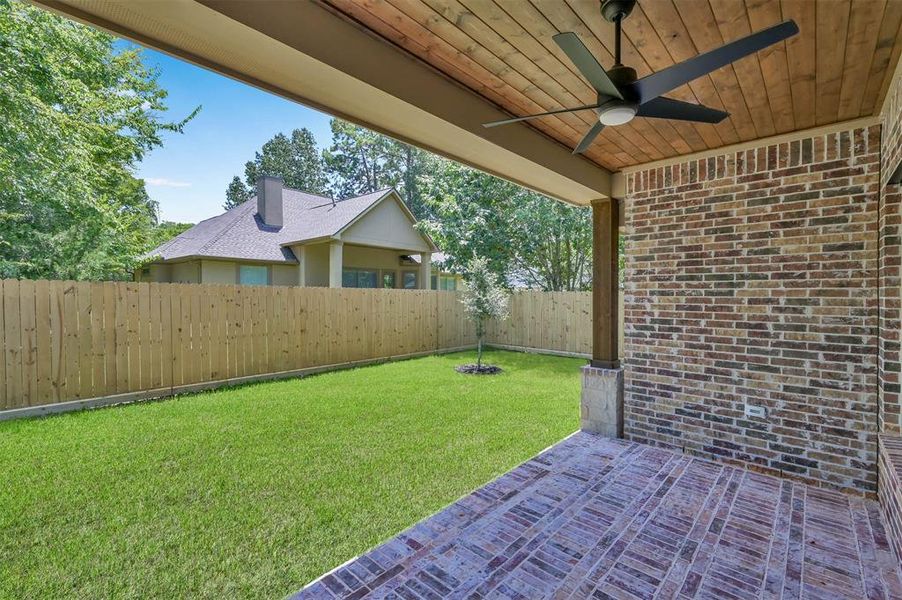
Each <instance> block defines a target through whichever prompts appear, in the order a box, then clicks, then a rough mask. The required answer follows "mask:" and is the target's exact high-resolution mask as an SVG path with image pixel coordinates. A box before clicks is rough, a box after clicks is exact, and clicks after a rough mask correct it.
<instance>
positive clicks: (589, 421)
mask: <svg viewBox="0 0 902 600" xmlns="http://www.w3.org/2000/svg"><path fill="white" fill-rule="evenodd" d="M579 428H580V429H581V430H583V431H588V432H590V433H598V434H600V435H603V436H605V437H610V438H622V437H623V369H599V368H597V367H593V366H591V365H586V366H585V367H583V389H582V395H581V397H580V406H579Z"/></svg>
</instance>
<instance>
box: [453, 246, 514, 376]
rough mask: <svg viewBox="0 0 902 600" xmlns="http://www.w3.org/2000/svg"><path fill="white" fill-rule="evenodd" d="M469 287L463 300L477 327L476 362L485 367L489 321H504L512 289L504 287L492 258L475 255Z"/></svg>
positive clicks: (477, 364)
mask: <svg viewBox="0 0 902 600" xmlns="http://www.w3.org/2000/svg"><path fill="white" fill-rule="evenodd" d="M465 280H466V283H467V285H466V287H465V288H464V290H463V293H462V294H461V298H460V301H461V303H462V304H463V305H464V311H465V312H466V313H467V317H469V319H470V320H471V321H473V323H474V325H475V327H476V342H477V345H476V366H477V369H480V368H482V342H483V339H484V338H485V325H486V321H489V320H490V319H497V320H500V321H503V320H504V319H506V318H507V316H508V304H509V298H508V293H507V291H506V290H505V289H504V287H502V285H501V283H500V281H499V280H498V276H497V275H496V274H495V273H494V272H493V271H492V269H491V267H490V265H489V261H488V260H487V259H485V258H483V257H480V256H475V257H473V258H472V259H470V261H469V262H468V263H467V272H466V275H465Z"/></svg>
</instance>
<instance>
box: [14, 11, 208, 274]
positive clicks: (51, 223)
mask: <svg viewBox="0 0 902 600" xmlns="http://www.w3.org/2000/svg"><path fill="white" fill-rule="evenodd" d="M113 43H114V38H113V37H112V36H110V35H108V34H106V33H103V32H100V31H98V30H95V29H92V28H88V27H84V26H82V25H79V24H77V23H74V22H72V21H69V20H67V19H64V18H61V17H58V16H55V15H52V14H50V13H48V12H46V11H44V10H41V9H37V8H34V7H31V6H29V5H26V4H24V3H21V2H18V1H16V0H0V73H2V76H0V276H3V277H28V278H37V277H47V278H74V279H104V278H119V277H123V276H125V275H126V274H127V272H128V270H129V269H131V268H133V267H134V266H135V264H136V261H137V259H138V257H139V256H140V255H141V254H142V253H143V252H145V251H146V250H148V249H149V244H150V238H151V235H152V233H151V232H152V230H153V229H154V226H155V224H156V219H157V207H156V204H155V203H154V202H153V201H151V200H150V198H149V197H148V195H147V192H146V191H145V189H144V183H143V181H141V180H139V179H137V178H135V176H134V173H133V170H134V167H135V165H136V164H137V163H138V162H139V161H140V160H141V159H142V157H143V156H144V155H145V154H146V153H147V152H148V151H149V150H151V149H152V148H154V147H157V146H159V145H160V144H161V143H162V138H161V136H162V134H163V133H164V132H167V131H181V130H182V127H183V126H184V125H185V123H186V122H187V121H188V120H189V119H190V118H191V117H192V116H193V114H194V113H192V115H189V116H188V118H186V119H185V120H183V121H181V122H178V123H171V122H166V121H164V120H162V118H161V117H160V115H161V113H163V112H164V111H165V110H166V106H165V104H164V99H165V98H166V91H165V90H163V89H162V88H161V87H160V86H159V85H158V83H157V74H156V73H155V72H154V71H152V70H149V69H148V68H147V67H145V65H144V64H143V63H142V62H141V56H140V51H139V50H137V49H127V50H124V51H116V50H115V48H114V46H113ZM196 112H197V111H195V113H196Z"/></svg>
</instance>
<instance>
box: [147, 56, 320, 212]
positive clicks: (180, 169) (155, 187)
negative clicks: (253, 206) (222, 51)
mask: <svg viewBox="0 0 902 600" xmlns="http://www.w3.org/2000/svg"><path fill="white" fill-rule="evenodd" d="M144 61H145V63H146V64H148V65H150V66H154V67H157V68H158V70H159V72H160V77H159V82H160V85H161V86H162V87H163V88H164V89H166V90H167V91H168V92H169V97H168V98H167V100H166V104H167V106H168V107H169V111H168V113H167V114H166V115H165V117H166V118H167V119H168V120H171V121H177V120H181V119H183V118H184V117H185V116H186V115H188V114H189V113H190V112H191V111H192V110H194V108H195V107H196V106H198V105H202V106H203V108H202V109H201V111H200V114H199V115H198V116H197V117H195V118H194V119H193V120H192V121H191V122H190V123H188V125H187V126H186V127H185V131H184V133H182V134H167V135H166V136H165V140H164V144H163V146H162V147H161V148H157V149H155V150H154V151H153V152H151V153H150V154H149V155H147V156H146V157H145V159H144V161H143V162H142V163H141V165H140V166H139V167H138V172H137V176H138V177H141V178H143V179H144V180H145V182H146V184H147V192H148V193H149V194H150V197H151V198H153V199H154V200H156V201H157V202H159V203H160V212H161V217H162V218H163V219H164V220H167V221H181V222H186V223H196V222H198V221H200V220H202V219H206V218H208V217H212V216H214V215H217V214H219V213H220V212H222V203H223V201H224V200H225V189H226V186H228V184H229V182H230V181H231V180H232V177H233V176H235V175H238V176H240V177H242V178H243V177H244V163H245V162H247V161H248V160H250V159H252V158H253V157H254V152H256V151H257V150H259V149H260V147H261V146H262V145H263V144H264V142H266V141H267V140H269V139H270V138H271V137H272V136H273V135H275V134H276V133H278V132H280V131H282V132H286V133H287V132H290V131H291V130H292V129H295V128H301V127H306V128H307V129H309V130H310V131H312V132H313V135H314V136H315V137H316V140H317V143H318V144H319V146H320V147H321V148H325V147H326V146H327V145H328V144H329V143H330V140H331V133H330V130H329V118H330V117H329V116H328V115H326V114H324V113H321V112H318V111H315V110H313V109H311V108H307V107H305V106H301V105H300V104H297V103H294V102H290V101H288V100H284V99H282V98H279V97H277V96H274V95H272V94H270V93H268V92H264V91H262V90H258V89H257V88H254V87H251V86H249V85H246V84H244V83H239V82H237V81H234V80H232V79H229V78H227V77H223V76H222V75H218V74H215V73H212V72H210V71H207V70H206V69H202V68H200V67H195V66H194V65H191V64H188V63H186V62H183V61H180V60H178V59H175V58H172V57H170V56H167V55H165V54H161V53H159V52H155V51H153V50H147V49H145V50H144Z"/></svg>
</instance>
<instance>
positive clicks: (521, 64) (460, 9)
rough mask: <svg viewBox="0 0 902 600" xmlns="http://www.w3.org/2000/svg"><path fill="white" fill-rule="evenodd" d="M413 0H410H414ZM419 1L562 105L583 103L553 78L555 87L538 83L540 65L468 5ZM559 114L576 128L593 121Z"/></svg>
mask: <svg viewBox="0 0 902 600" xmlns="http://www.w3.org/2000/svg"><path fill="white" fill-rule="evenodd" d="M413 3H414V2H411V4H413ZM418 3H419V4H423V5H426V6H428V7H429V8H431V9H432V10H433V11H435V13H436V14H438V15H440V16H441V17H443V18H444V19H445V20H446V21H448V22H449V23H451V24H452V25H455V26H456V27H458V28H459V29H460V30H461V31H462V32H464V33H465V34H466V35H467V36H469V38H470V39H472V40H473V41H474V42H475V43H478V44H479V45H480V46H482V47H483V48H484V49H486V50H487V51H488V52H490V53H491V54H493V55H494V56H495V57H497V58H498V59H499V60H500V61H501V62H502V63H504V64H505V65H507V67H508V68H510V69H512V70H514V71H516V72H517V73H518V74H519V75H520V76H521V77H523V78H524V79H525V80H526V81H527V82H529V85H530V86H531V87H534V88H535V89H538V90H542V91H543V92H544V93H545V94H547V95H548V96H549V97H551V98H553V99H554V100H555V102H557V103H558V104H559V107H560V108H567V107H568V106H574V105H576V104H580V103H581V102H580V100H579V98H578V97H576V96H574V95H573V94H572V93H571V92H569V91H568V90H566V89H565V88H564V87H563V86H561V85H560V84H558V83H557V82H553V85H552V86H551V87H553V88H554V89H553V90H552V89H547V88H546V87H542V86H540V85H538V84H537V83H536V80H537V79H539V78H541V69H539V67H538V66H536V65H535V63H533V62H532V61H531V60H529V58H528V57H526V56H525V55H524V54H523V53H522V52H520V51H519V50H518V49H517V48H516V47H515V46H514V45H513V44H511V43H510V42H508V41H507V40H506V39H505V38H504V36H502V35H500V34H499V33H498V32H496V31H495V30H494V29H492V27H491V26H489V25H488V24H487V23H485V22H484V21H483V20H482V19H480V18H479V17H478V16H477V15H475V14H474V13H473V12H472V11H470V10H469V9H468V8H467V7H466V6H464V5H462V4H461V3H460V2H457V0H422V1H421V2H418ZM554 108H558V106H555V107H553V108H551V109H547V110H553V109H554ZM557 118H560V119H569V120H570V122H571V125H572V126H573V127H574V128H575V129H577V130H581V129H583V127H585V126H591V125H592V124H593V123H594V121H593V120H592V119H585V118H583V117H582V116H581V115H577V114H564V115H560V116H558V117H557ZM577 122H578V123H577Z"/></svg>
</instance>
